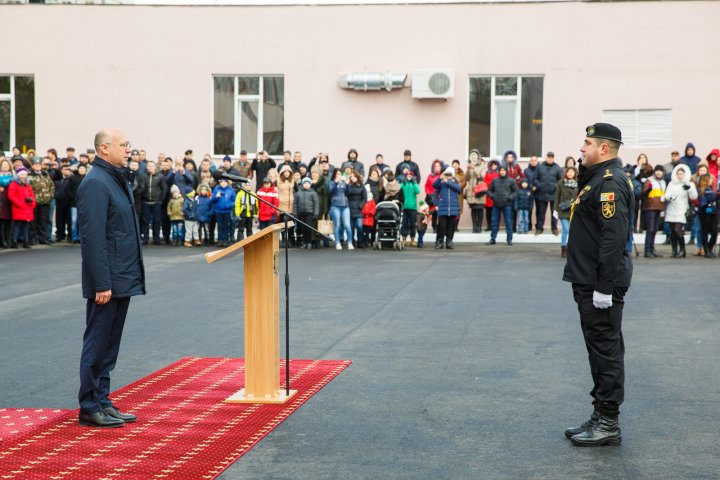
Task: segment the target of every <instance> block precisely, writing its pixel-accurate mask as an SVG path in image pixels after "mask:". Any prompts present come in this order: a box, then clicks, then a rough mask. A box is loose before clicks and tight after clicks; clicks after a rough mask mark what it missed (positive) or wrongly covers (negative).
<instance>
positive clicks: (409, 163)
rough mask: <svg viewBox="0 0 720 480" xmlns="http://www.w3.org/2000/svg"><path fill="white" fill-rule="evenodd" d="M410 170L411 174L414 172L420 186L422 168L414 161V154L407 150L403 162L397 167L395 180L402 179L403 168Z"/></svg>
mask: <svg viewBox="0 0 720 480" xmlns="http://www.w3.org/2000/svg"><path fill="white" fill-rule="evenodd" d="M405 167H407V168H409V169H410V171H411V172H413V175H415V181H417V183H418V185H420V178H422V177H421V176H420V167H419V166H418V164H417V163H415V162H414V161H413V159H412V152H411V151H410V150H405V151H404V152H403V161H402V162H400V163H399V164H398V166H397V167H395V178H400V177H402V172H403V168H405Z"/></svg>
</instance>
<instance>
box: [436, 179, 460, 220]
mask: <svg viewBox="0 0 720 480" xmlns="http://www.w3.org/2000/svg"><path fill="white" fill-rule="evenodd" d="M432 186H433V188H434V189H435V191H436V192H437V212H438V215H440V216H443V217H456V216H458V215H459V214H460V197H459V196H458V193H460V190H461V189H462V188H461V187H460V184H459V183H458V181H457V180H456V179H455V177H453V178H452V179H450V180H449V181H447V182H443V181H442V175H441V176H440V177H438V178H437V179H436V180H435V181H434V182H433V184H432Z"/></svg>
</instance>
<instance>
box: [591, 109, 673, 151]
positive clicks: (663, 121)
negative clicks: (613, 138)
mask: <svg viewBox="0 0 720 480" xmlns="http://www.w3.org/2000/svg"><path fill="white" fill-rule="evenodd" d="M602 119H603V122H606V123H612V124H613V125H615V126H616V127H618V128H619V129H620V131H621V132H622V137H623V142H624V144H625V146H627V147H645V148H649V147H669V146H670V145H671V144H672V110H669V109H668V110H603V114H602Z"/></svg>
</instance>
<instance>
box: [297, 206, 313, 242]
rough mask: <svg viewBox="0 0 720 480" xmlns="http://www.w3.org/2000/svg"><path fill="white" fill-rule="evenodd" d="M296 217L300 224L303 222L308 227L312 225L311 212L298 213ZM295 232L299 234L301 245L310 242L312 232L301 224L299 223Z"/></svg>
mask: <svg viewBox="0 0 720 480" xmlns="http://www.w3.org/2000/svg"><path fill="white" fill-rule="evenodd" d="M297 217H298V218H299V219H300V221H301V222H305V223H307V224H308V225H313V214H312V212H303V213H298V215H297ZM297 230H298V232H299V233H300V236H301V242H302V244H303V245H305V244H306V243H310V242H312V237H313V231H312V230H311V229H309V228H308V227H306V226H305V225H303V224H302V223H299V224H298V226H297Z"/></svg>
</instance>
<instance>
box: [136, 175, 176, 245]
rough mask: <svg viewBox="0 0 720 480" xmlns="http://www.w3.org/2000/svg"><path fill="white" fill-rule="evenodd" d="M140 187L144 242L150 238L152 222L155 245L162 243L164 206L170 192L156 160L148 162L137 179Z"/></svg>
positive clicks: (141, 226)
mask: <svg viewBox="0 0 720 480" xmlns="http://www.w3.org/2000/svg"><path fill="white" fill-rule="evenodd" d="M135 182H136V183H138V185H139V187H140V192H141V193H140V198H141V200H142V215H141V216H140V218H141V220H142V223H141V225H140V229H141V231H142V239H143V244H146V243H147V242H148V240H149V238H150V224H152V237H153V243H154V244H155V245H160V229H161V227H162V208H163V203H164V201H165V197H167V194H168V187H167V183H166V182H165V176H164V175H163V174H162V173H158V171H157V165H156V164H155V163H154V162H147V166H146V170H145V173H143V174H141V175H139V176H138V178H136V179H135Z"/></svg>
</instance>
